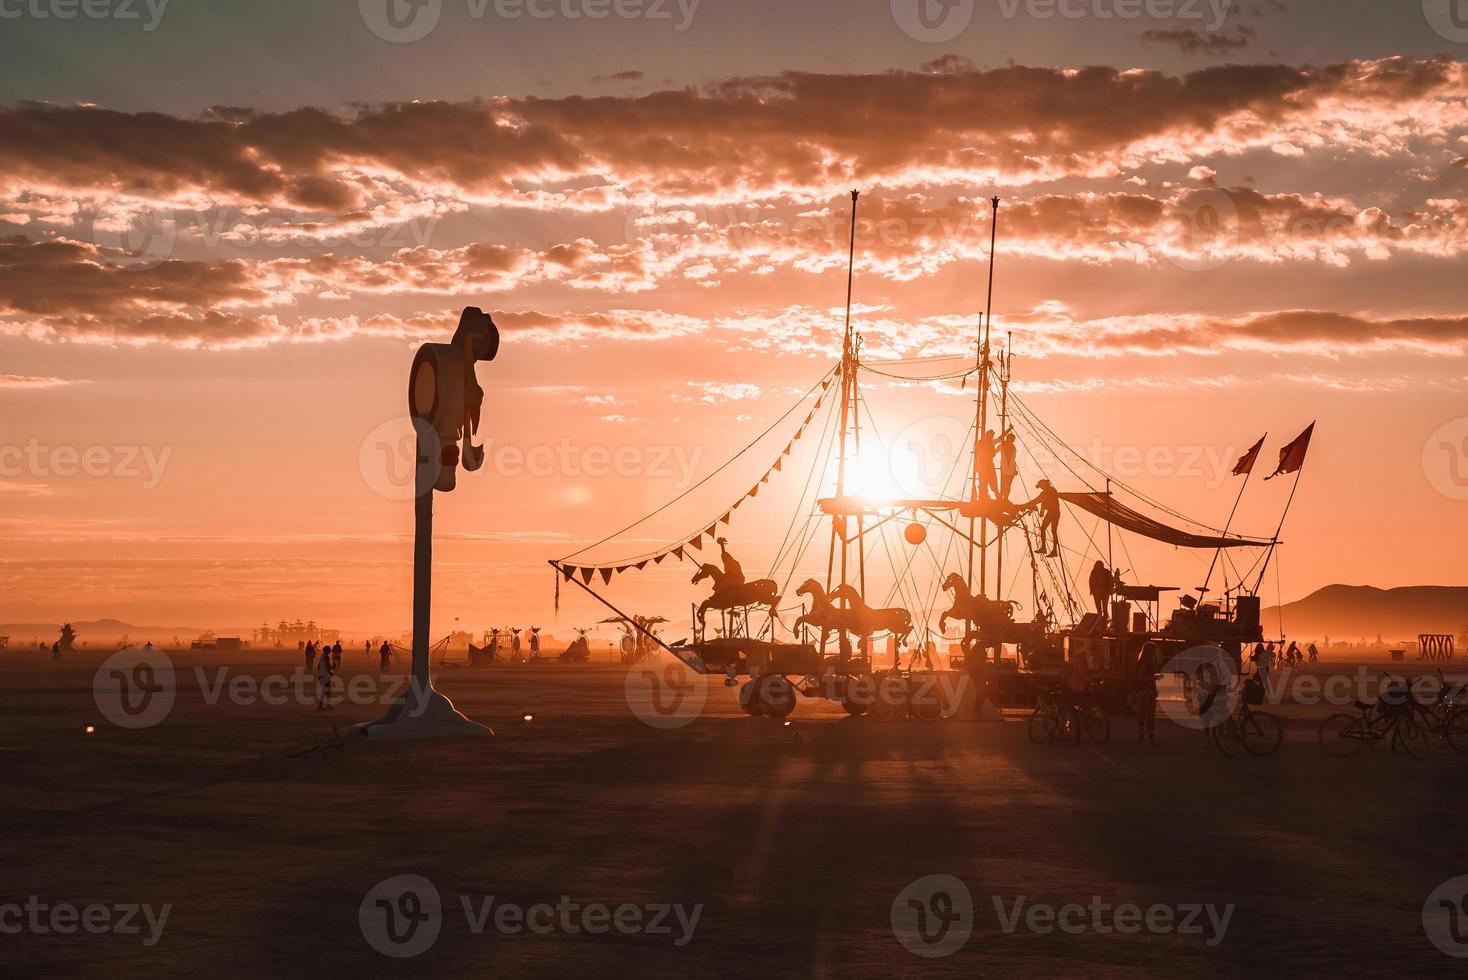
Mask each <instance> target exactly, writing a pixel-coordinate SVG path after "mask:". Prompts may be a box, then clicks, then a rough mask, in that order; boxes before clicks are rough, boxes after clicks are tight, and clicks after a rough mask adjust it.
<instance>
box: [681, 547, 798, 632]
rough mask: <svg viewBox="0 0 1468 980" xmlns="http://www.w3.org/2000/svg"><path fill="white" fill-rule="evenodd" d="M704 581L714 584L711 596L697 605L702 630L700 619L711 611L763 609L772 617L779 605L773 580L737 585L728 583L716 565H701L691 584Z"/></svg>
mask: <svg viewBox="0 0 1468 980" xmlns="http://www.w3.org/2000/svg"><path fill="white" fill-rule="evenodd" d="M704 579H711V580H712V581H713V583H714V594H713V595H711V596H709V597H708V598H707V599H705V600H703V602H702V603H700V604H699V606H698V628H699V630H700V632H701V631H702V630H703V617H704V614H705V613H707V612H708V611H709V610H710V609H717V610H719V611H721V612H722V611H723V610H726V609H737V608H739V607H741V606H764V607H766V608H768V609H769V610H770V615H772V616H773V615H774V614H775V606H777V605H779V602H780V587H779V586H778V585H776V584H775V580H774V579H772V578H762V579H756V580H755V581H753V582H740V583H739V584H737V585H732V584H729V583H728V579H727V576H725V574H724V570H723V569H722V568H720V567H719V566H718V565H714V564H711V563H709V562H704V563H703V564H702V565H700V566H699V567H698V571H696V572H694V573H693V580H692V581H693V584H694V585H697V584H698V583H700V582H702V581H703V580H704Z"/></svg>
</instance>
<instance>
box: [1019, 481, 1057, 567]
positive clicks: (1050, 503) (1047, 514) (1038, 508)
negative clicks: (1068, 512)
mask: <svg viewBox="0 0 1468 980" xmlns="http://www.w3.org/2000/svg"><path fill="white" fill-rule="evenodd" d="M1035 489H1036V490H1038V491H1040V492H1039V493H1038V494H1036V495H1035V499H1034V500H1031V501H1028V502H1027V503H1025V504H1024V509H1025V510H1033V511H1035V512H1036V513H1037V514H1038V515H1039V517H1040V554H1042V555H1044V556H1045V557H1047V558H1058V557H1059V556H1060V492H1059V491H1058V490H1056V489H1055V485H1054V484H1053V483H1051V482H1050V481H1049V480H1041V481H1040V482H1038V483H1036V484H1035ZM1047 532H1048V535H1049V539H1050V550H1049V551H1048V552H1047V551H1046V550H1045V538H1046V534H1047Z"/></svg>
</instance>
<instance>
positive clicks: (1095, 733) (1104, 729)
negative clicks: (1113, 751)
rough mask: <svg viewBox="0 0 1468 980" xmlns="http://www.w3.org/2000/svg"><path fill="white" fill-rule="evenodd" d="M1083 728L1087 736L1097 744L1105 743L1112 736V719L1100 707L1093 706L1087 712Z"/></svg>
mask: <svg viewBox="0 0 1468 980" xmlns="http://www.w3.org/2000/svg"><path fill="white" fill-rule="evenodd" d="M1082 729H1083V730H1084V732H1085V734H1086V738H1088V739H1090V740H1091V741H1092V742H1095V743H1096V744H1097V745H1105V744H1106V742H1107V740H1108V739H1110V738H1111V720H1110V719H1108V718H1107V717H1106V712H1104V711H1102V710H1101V709H1100V708H1091V709H1089V710H1088V711H1087V712H1086V714H1085V718H1084V720H1083V723H1082Z"/></svg>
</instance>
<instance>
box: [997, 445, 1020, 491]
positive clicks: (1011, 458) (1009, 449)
mask: <svg viewBox="0 0 1468 980" xmlns="http://www.w3.org/2000/svg"><path fill="white" fill-rule="evenodd" d="M1017 476H1019V451H1018V448H1017V447H1016V446H1015V442H1014V430H1013V429H1005V430H1004V434H1003V435H1002V436H1000V437H999V499H1000V500H1008V499H1009V491H1010V489H1011V488H1012V487H1013V486H1014V480H1015V477H1017Z"/></svg>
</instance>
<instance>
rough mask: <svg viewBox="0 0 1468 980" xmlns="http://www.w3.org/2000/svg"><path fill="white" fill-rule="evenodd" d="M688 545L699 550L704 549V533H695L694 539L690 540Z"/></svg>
mask: <svg viewBox="0 0 1468 980" xmlns="http://www.w3.org/2000/svg"><path fill="white" fill-rule="evenodd" d="M688 547H690V548H692V549H693V550H694V551H698V550H700V549H702V548H703V535H702V534H695V535H694V536H693V540H692V541H690V542H688Z"/></svg>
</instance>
